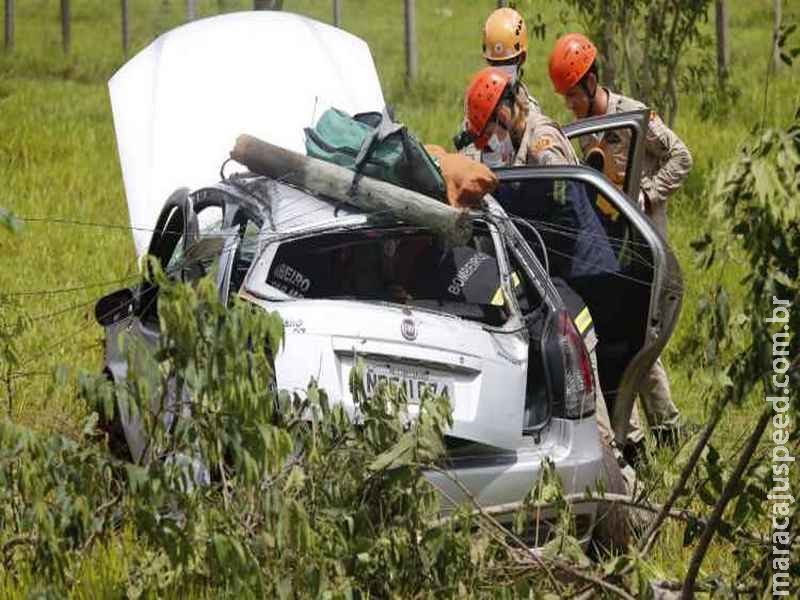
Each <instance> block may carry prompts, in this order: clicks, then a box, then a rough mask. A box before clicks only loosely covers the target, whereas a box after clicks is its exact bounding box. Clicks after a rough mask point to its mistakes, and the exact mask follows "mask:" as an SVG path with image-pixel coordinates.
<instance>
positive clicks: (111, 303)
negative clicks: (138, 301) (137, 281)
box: [94, 289, 134, 327]
mask: <svg viewBox="0 0 800 600" xmlns="http://www.w3.org/2000/svg"><path fill="white" fill-rule="evenodd" d="M133 305H134V297H133V292H132V291H131V290H129V289H124V290H117V291H116V292H112V293H110V294H108V295H107V296H103V297H102V298H100V300H98V301H97V304H95V305H94V318H95V319H96V320H97V322H98V323H100V325H102V326H103V327H108V326H109V325H112V324H113V323H116V322H117V321H121V320H122V319H125V318H127V317H129V316H131V315H132V314H133Z"/></svg>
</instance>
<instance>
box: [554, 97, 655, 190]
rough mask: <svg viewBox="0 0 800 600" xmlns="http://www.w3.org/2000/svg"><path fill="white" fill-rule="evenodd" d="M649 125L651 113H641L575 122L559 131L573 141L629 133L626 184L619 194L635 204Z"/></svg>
mask: <svg viewBox="0 0 800 600" xmlns="http://www.w3.org/2000/svg"><path fill="white" fill-rule="evenodd" d="M649 123H650V111H649V110H646V109H642V110H633V111H628V112H622V113H616V114H613V115H603V116H599V117H588V118H585V119H578V120H577V121H573V122H572V123H570V124H569V125H566V126H564V127H562V130H563V132H564V135H566V136H567V139H569V140H573V139H577V138H580V137H581V136H584V135H590V134H593V133H605V132H607V131H612V130H614V129H623V128H624V129H631V144H630V147H629V148H628V160H627V164H626V166H625V181H624V183H623V185H622V190H623V191H624V192H625V194H626V195H627V196H628V198H629V199H630V200H632V201H633V202H634V203H638V201H639V190H640V189H641V182H642V165H643V161H644V145H645V144H644V143H645V140H646V138H647V130H648V127H649ZM598 172H599V171H598Z"/></svg>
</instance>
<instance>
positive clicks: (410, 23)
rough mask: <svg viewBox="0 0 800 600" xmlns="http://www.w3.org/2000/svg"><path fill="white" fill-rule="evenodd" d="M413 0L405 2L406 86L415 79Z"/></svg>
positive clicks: (415, 54)
mask: <svg viewBox="0 0 800 600" xmlns="http://www.w3.org/2000/svg"><path fill="white" fill-rule="evenodd" d="M414 12H415V11H414V0H405V23H406V27H405V36H406V85H407V86H410V85H411V83H412V82H413V81H414V80H415V79H416V78H417V70H418V69H417V22H416V16H415V14H414Z"/></svg>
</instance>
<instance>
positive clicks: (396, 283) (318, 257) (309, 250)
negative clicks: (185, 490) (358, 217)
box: [266, 226, 508, 325]
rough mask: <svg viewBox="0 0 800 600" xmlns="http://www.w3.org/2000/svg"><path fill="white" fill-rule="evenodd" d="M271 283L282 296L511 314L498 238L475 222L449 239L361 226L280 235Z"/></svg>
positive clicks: (481, 315) (471, 314)
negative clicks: (469, 234)
mask: <svg viewBox="0 0 800 600" xmlns="http://www.w3.org/2000/svg"><path fill="white" fill-rule="evenodd" d="M266 283H267V285H268V286H269V287H270V288H272V289H273V290H277V291H278V292H279V294H278V295H279V297H283V298H284V299H290V298H306V299H339V300H359V301H380V302H391V303H396V304H404V305H409V306H416V307H420V308H427V309H431V310H438V311H442V312H446V313H448V314H452V315H455V316H459V317H462V318H466V319H470V320H475V321H480V322H483V323H486V324H491V325H500V324H502V323H504V322H505V321H506V319H507V317H508V310H507V305H506V302H505V298H504V296H503V293H502V291H501V287H500V273H499V270H498V263H497V258H496V253H495V247H494V242H493V240H492V238H491V235H490V234H489V231H488V229H487V228H486V227H485V226H476V227H475V234H474V235H473V238H472V239H471V240H470V241H469V243H468V244H467V245H463V246H450V245H448V244H447V243H446V240H444V239H443V238H442V237H441V236H439V235H438V234H436V233H434V232H432V231H430V230H426V229H420V228H413V227H395V228H388V229H387V228H376V227H372V228H362V229H357V230H354V231H347V232H335V233H327V234H317V235H314V236H309V237H304V238H300V239H294V240H289V241H285V242H282V243H281V244H280V246H279V247H278V248H277V251H276V253H275V255H274V258H273V260H272V263H271V265H270V268H269V271H268V275H267V280H266Z"/></svg>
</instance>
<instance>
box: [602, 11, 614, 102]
mask: <svg viewBox="0 0 800 600" xmlns="http://www.w3.org/2000/svg"><path fill="white" fill-rule="evenodd" d="M602 39H603V59H602V64H603V73H602V75H603V84H604V85H607V86H608V87H609V88H611V89H616V88H617V52H616V46H615V45H614V19H613V16H612V14H611V3H610V2H606V3H604V4H603V38H602Z"/></svg>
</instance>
